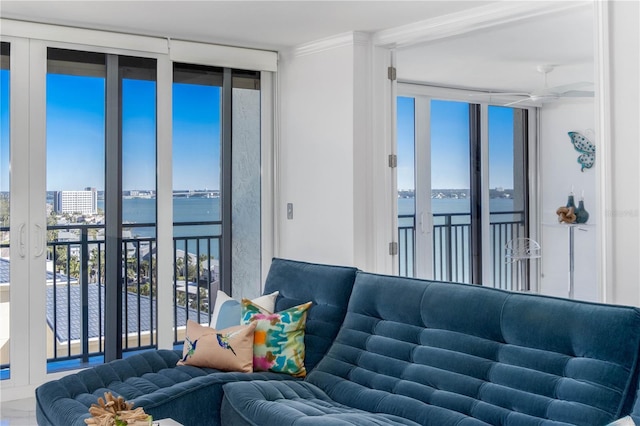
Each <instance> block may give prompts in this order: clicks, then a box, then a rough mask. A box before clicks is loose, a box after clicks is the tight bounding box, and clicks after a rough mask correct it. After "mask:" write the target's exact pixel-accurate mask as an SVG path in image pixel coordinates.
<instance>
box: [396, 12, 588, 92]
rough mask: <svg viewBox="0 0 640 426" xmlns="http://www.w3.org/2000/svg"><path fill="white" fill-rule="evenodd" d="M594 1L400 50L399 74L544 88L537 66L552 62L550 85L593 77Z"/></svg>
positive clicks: (462, 83) (467, 84) (504, 87)
mask: <svg viewBox="0 0 640 426" xmlns="http://www.w3.org/2000/svg"><path fill="white" fill-rule="evenodd" d="M593 22H594V16H593V9H592V7H591V6H590V5H585V7H579V8H572V9H569V10H565V11H562V12H556V13H553V14H549V15H545V16H538V17H536V18H532V19H529V20H526V21H521V22H516V23H510V24H507V25H502V26H500V27H493V28H489V29H484V30H482V31H477V32H472V33H468V34H464V35H461V36H457V37H451V38H446V39H442V40H436V41H432V42H429V43H425V44H422V45H417V46H412V47H408V48H406V49H401V50H399V51H398V53H397V63H398V78H399V79H402V80H408V81H420V82H430V83H433V84H435V85H443V86H452V87H463V88H476V89H486V90H491V89H494V90H500V91H518V90H526V91H528V92H531V91H533V90H536V89H540V88H542V87H543V82H544V75H543V74H541V73H539V72H538V71H537V69H536V68H537V66H538V65H553V66H555V67H554V70H553V71H551V72H550V73H549V74H548V76H547V85H548V86H549V87H552V86H557V85H564V84H570V83H575V82H584V81H586V82H593V81H594V40H593V33H594V32H593Z"/></svg>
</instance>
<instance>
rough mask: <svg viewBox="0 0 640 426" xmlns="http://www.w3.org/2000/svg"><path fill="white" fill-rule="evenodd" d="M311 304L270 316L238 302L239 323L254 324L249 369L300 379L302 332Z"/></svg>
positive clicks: (251, 304)
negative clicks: (240, 308) (240, 313)
mask: <svg viewBox="0 0 640 426" xmlns="http://www.w3.org/2000/svg"><path fill="white" fill-rule="evenodd" d="M312 304H313V302H307V303H304V304H302V305H298V306H294V307H293V308H289V309H286V310H284V311H281V312H277V313H271V312H269V311H267V310H265V309H264V308H261V307H260V306H258V305H256V304H254V303H252V302H251V300H249V299H242V324H252V323H256V329H255V331H254V333H253V370H254V371H274V372H277V373H286V374H291V375H292V376H295V377H304V376H306V374H307V370H306V369H305V368H304V356H305V348H304V329H305V324H306V322H307V312H308V311H309V308H310V307H311V305H312Z"/></svg>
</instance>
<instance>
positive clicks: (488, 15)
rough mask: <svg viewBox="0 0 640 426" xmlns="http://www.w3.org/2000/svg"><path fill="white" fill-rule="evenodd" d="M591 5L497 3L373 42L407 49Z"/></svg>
mask: <svg viewBox="0 0 640 426" xmlns="http://www.w3.org/2000/svg"><path fill="white" fill-rule="evenodd" d="M591 4H592V2H589V1H575V2H573V1H572V2H566V1H560V2H559V1H536V2H533V1H519V2H506V1H505V2H497V3H492V4H488V5H486V6H479V7H475V8H471V9H467V10H464V11H462V12H458V13H452V14H448V15H444V16H440V17H437V18H433V19H427V20H425V21H421V22H416V23H413V24H408V25H403V26H401V27H397V28H391V29H388V30H382V31H378V32H377V33H376V34H375V35H374V37H373V42H374V44H375V45H377V46H384V47H387V48H401V47H407V46H412V45H415V44H418V43H424V42H427V41H433V40H438V39H443V38H448V37H453V36H457V35H460V34H465V33H469V32H472V31H477V30H481V29H485V28H491V27H495V26H499V25H504V24H508V23H511V22H517V21H521V20H524V19H530V18H535V17H537V16H542V15H547V14H551V13H557V12H561V11H565V10H568V9H573V8H576V7H585V6H589V5H591Z"/></svg>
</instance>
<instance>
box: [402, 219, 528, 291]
mask: <svg viewBox="0 0 640 426" xmlns="http://www.w3.org/2000/svg"><path fill="white" fill-rule="evenodd" d="M433 223H434V224H433V259H432V262H433V277H434V279H435V280H442V281H455V282H463V283H469V282H470V280H471V278H470V277H471V258H470V244H471V240H470V234H469V232H470V229H471V216H470V214H469V213H437V214H434V215H433ZM490 230H491V231H490V235H491V244H490V246H491V250H492V252H491V256H492V262H491V263H492V269H493V277H494V286H495V287H496V288H502V289H508V290H511V289H513V286H514V284H515V281H514V280H515V274H516V273H517V271H515V270H514V269H513V265H512V264H508V263H505V262H504V245H505V244H506V243H507V241H510V240H511V239H513V238H517V237H521V236H524V211H522V210H519V211H505V212H502V211H500V212H491V220H490ZM415 238H416V218H415V215H399V216H398V262H399V265H398V266H399V269H398V271H399V275H401V276H406V277H414V276H415V263H416V253H415Z"/></svg>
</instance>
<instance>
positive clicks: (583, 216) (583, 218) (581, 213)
mask: <svg viewBox="0 0 640 426" xmlns="http://www.w3.org/2000/svg"><path fill="white" fill-rule="evenodd" d="M575 213H576V223H587V221H588V220H589V212H588V211H586V210H585V209H584V201H583V200H580V202H579V203H578V208H577V209H576V210H575Z"/></svg>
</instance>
